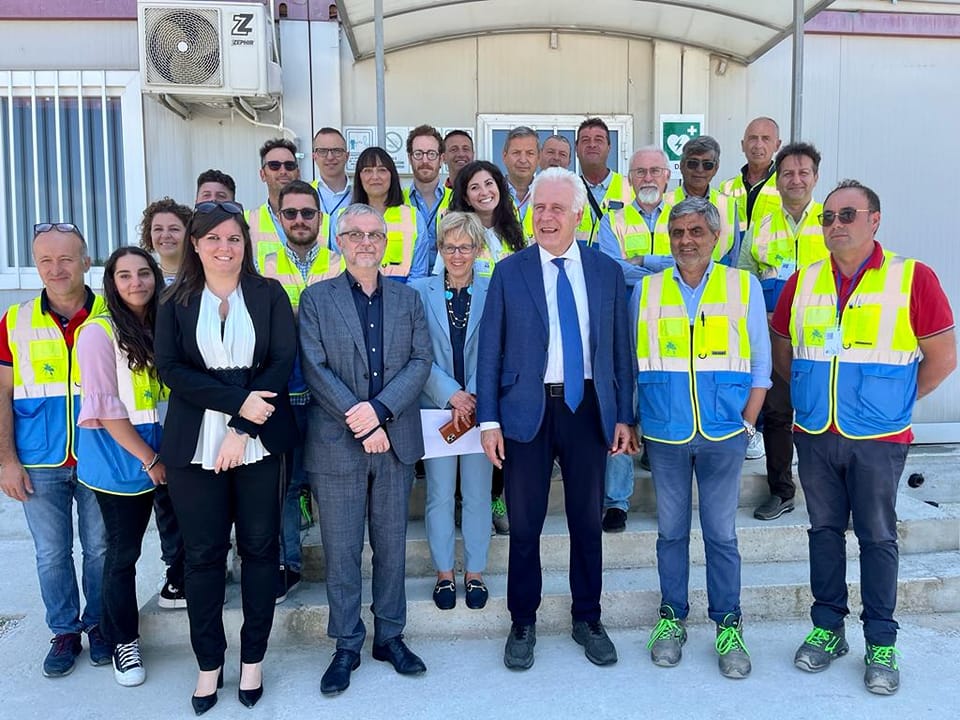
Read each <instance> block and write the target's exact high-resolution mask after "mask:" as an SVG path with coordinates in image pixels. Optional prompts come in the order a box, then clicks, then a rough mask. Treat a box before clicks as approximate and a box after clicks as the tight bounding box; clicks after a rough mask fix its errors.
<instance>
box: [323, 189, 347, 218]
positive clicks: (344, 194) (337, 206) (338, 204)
mask: <svg viewBox="0 0 960 720" xmlns="http://www.w3.org/2000/svg"><path fill="white" fill-rule="evenodd" d="M317 195H318V196H319V197H320V201H321V202H323V196H322V195H320V191H319V190H317ZM348 197H350V193H348V192H347V191H346V189H344V192H343V195H341V196H340V200H339V202H337V204H336V205H334V206H333V210H327V209H326V208H324V209H323V211H324V212H325V213H327V215H329V216H330V217H331V218H332V217H333V214H334V213H335V212H336V211H337V210H339V209H340V206H341V205H343V201H344V200H346V199H347V198H348Z"/></svg>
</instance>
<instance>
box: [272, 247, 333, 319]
mask: <svg viewBox="0 0 960 720" xmlns="http://www.w3.org/2000/svg"><path fill="white" fill-rule="evenodd" d="M322 237H325V235H324V234H323V231H322V230H321V234H320V235H318V236H317V238H318V244H319V248H320V249H319V250H318V252H317V256H316V257H315V258H314V259H313V262H312V263H311V264H310V271H309V273H308V274H307V279H306V280H304V279H303V275H302V274H301V273H300V268H298V267H297V266H296V264H295V263H294V262H293V261H292V260H291V259H290V256H289V255H288V254H287V250H286V248H285V247H283V245H282V244H281V245H280V247H267V245H268V243H263V244H262V245H261V247H260V248H259V250H261V252H258V257H257V269H258V270H259V271H260V274H261V275H263V276H264V277H269V278H274V279H275V280H277V281H279V282H280V284H281V285H282V286H283V289H284V290H285V291H286V293H287V296H288V297H289V298H290V305H291V306H292V307H293V312H294V313H296V312H297V311H298V310H299V308H300V295H302V294H303V291H304V290H306V289H307V287H308V286H310V285H313V284H314V283H317V282H320V281H321V280H329V279H331V278H335V277H337V275H339V274H340V273H341V272H343V269H344V267H345V265H344V262H343V259H342V258H341V257H340V255H339V254H338V253H335V252H333V251H332V250H330V248H328V247H327V246H326V243H321V242H319V239H320V238H322Z"/></svg>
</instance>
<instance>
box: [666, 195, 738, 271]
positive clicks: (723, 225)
mask: <svg viewBox="0 0 960 720" xmlns="http://www.w3.org/2000/svg"><path fill="white" fill-rule="evenodd" d="M686 198H687V193H686V192H685V191H684V189H683V185H682V184H681V185H680V186H679V187H678V188H677V189H676V190H674V192H673V198H672V202H671V204H673V205H676V204H677V203H679V202H682V201H683V200H685V199H686ZM710 203H711V204H712V205H713V206H714V207H715V208H716V209H717V212H718V213H719V214H720V237H719V238H718V239H717V246H716V247H715V248H714V249H713V255H712V257H713V260H714V261H715V262H720V260H722V259H723V257H724V256H725V255H726V254H727V253H728V252H730V250H731V249H732V248H733V245H734V243H736V241H737V223H738V222H739V220H738V219H737V201H736V200H734V199H733V198H731V197H727V196H726V195H721V194H720V191H719V190H717V189H716V188H710ZM733 264H734V265H736V258H734V262H733Z"/></svg>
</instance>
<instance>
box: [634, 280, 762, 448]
mask: <svg viewBox="0 0 960 720" xmlns="http://www.w3.org/2000/svg"><path fill="white" fill-rule="evenodd" d="M676 277H677V275H676V268H668V269H667V270H664V271H663V272H661V273H656V274H655V275H648V276H646V277H645V278H643V284H642V290H641V295H640V306H639V313H638V317H637V364H638V370H639V371H638V373H637V399H638V407H639V411H640V424H641V426H642V427H643V435H644V437H646V438H650V439H651V440H656V441H659V442H665V443H670V444H677V445H678V444H681V443H685V442H689V441H690V440H692V439H693V438H694V436H695V435H696V434H697V433H698V432H699V433H700V434H701V435H703V436H704V437H705V438H707V439H708V440H725V439H727V438H730V437H733V436H734V435H737V434H738V433H741V432H743V431H744V428H743V415H742V413H743V409H744V408H745V407H746V406H747V399H748V398H749V396H750V387H751V376H750V356H751V353H750V336H749V334H748V332H747V308H748V306H749V304H750V275H749V274H748V273H746V272H745V271H743V270H737V269H735V268H729V267H725V266H722V265H714V266H713V269H712V271H711V272H710V276H709V277H708V278H707V283H706V287H704V290H703V295H702V297H701V299H700V304H699V305H698V307H697V312H696V314H695V316H694V318H693V319H692V320H691V318H690V316H689V315H688V314H687V308H686V305H684V302H683V297H682V295H681V294H680V289H679V287H678V286H677V279H676Z"/></svg>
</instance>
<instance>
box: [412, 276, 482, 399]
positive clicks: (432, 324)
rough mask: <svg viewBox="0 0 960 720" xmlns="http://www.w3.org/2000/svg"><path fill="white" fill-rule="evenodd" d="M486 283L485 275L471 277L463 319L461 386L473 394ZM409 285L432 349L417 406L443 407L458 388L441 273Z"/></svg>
mask: <svg viewBox="0 0 960 720" xmlns="http://www.w3.org/2000/svg"><path fill="white" fill-rule="evenodd" d="M441 273H442V271H441ZM489 283H490V280H489V278H485V277H479V276H476V275H475V276H474V279H473V286H472V287H471V292H472V299H471V301H470V318H469V320H467V340H466V342H465V343H464V346H463V369H464V376H465V377H464V380H465V381H466V383H467V386H466V388H463V389H464V390H466V391H467V392H468V393H474V394H476V392H477V349H478V347H477V346H478V345H479V343H478V339H479V335H478V333H477V330H478V329H479V327H480V318H481V316H482V315H483V306H484V303H485V301H486V298H487V286H488V285H489ZM410 285H411V287H413V288H414V289H415V290H416V291H417V292H419V293H420V299H421V300H422V301H423V308H424V314H425V315H426V316H427V329H428V330H429V331H430V346H431V349H432V350H433V366H432V367H431V368H430V377H429V378H428V379H427V384H426V385H424V387H423V394H422V395H421V396H420V407H423V408H439V409H443V408H446V407H447V401H449V400H450V396H451V395H453V394H454V393H455V392H456V391H457V390H460V389H461V387H460V385H459V383H457V381H456V380H455V379H454V377H453V347H452V345H451V344H450V321H449V319H448V318H447V301H446V298H445V297H444V287H443V275H442V274H441V275H431V276H430V277H426V278H418V279H416V280H413V281H411V283H410Z"/></svg>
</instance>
